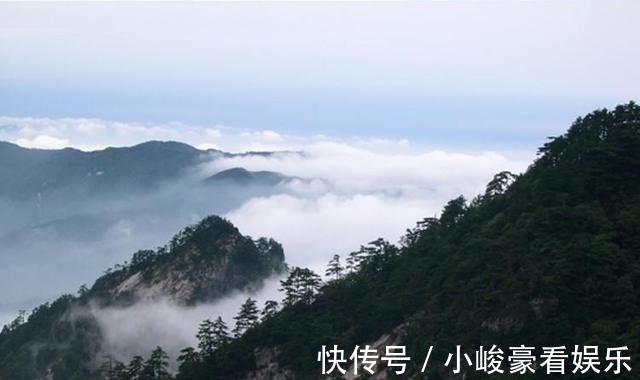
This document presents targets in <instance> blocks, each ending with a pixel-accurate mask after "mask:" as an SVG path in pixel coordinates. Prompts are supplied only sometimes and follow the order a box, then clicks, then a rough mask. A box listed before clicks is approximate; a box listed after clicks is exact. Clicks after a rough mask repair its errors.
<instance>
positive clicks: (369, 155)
mask: <svg viewBox="0 0 640 380" xmlns="http://www.w3.org/2000/svg"><path fill="white" fill-rule="evenodd" d="M0 140H4V141H9V142H13V143H16V144H18V145H21V146H23V147H29V148H41V149H60V148H64V147H74V148H78V149H83V150H94V149H101V148H104V147H107V146H129V145H134V144H136V143H140V142H144V141H148V140H174V141H181V142H185V143H189V144H191V145H193V146H195V147H197V148H200V149H220V150H224V151H230V152H246V151H274V152H279V153H277V154H274V155H270V156H236V157H231V158H223V159H216V160H212V161H209V162H206V163H204V164H202V165H201V166H200V167H199V168H197V170H199V171H200V174H201V175H202V176H203V177H204V176H207V175H211V174H214V173H216V172H219V171H221V170H224V169H228V168H233V167H243V168H246V169H248V170H269V171H275V172H279V173H281V174H284V175H287V176H290V177H293V178H296V179H294V180H292V181H290V182H288V183H287V185H286V189H285V191H282V192H279V193H277V194H272V195H267V196H258V197H254V198H251V199H248V200H247V201H246V202H244V203H242V204H241V205H239V206H238V207H236V208H234V209H232V210H230V211H227V212H225V213H224V215H223V216H224V217H226V218H228V219H229V220H230V221H232V222H233V223H234V224H235V225H236V226H238V228H239V229H240V231H241V232H242V233H244V234H248V235H251V236H254V237H258V236H268V237H273V238H274V239H276V240H278V241H280V242H281V243H282V244H283V246H284V249H285V254H286V259H287V262H288V263H290V264H291V265H295V266H306V267H310V268H312V269H314V270H315V271H317V272H319V273H323V272H324V266H325V265H326V262H327V261H328V259H329V258H330V257H331V256H332V255H333V254H336V253H338V254H342V255H346V254H348V253H349V252H350V251H352V250H355V249H357V248H358V247H359V246H360V245H361V244H366V243H367V242H369V241H372V240H374V239H376V238H378V237H383V238H385V239H387V240H389V241H391V242H393V243H395V242H397V241H398V239H399V238H400V237H401V236H402V235H403V234H404V232H405V230H406V229H407V228H409V227H412V226H413V225H414V223H415V222H416V221H418V220H420V219H422V218H424V217H427V216H437V215H438V214H439V212H440V210H441V209H442V207H443V205H444V204H445V203H446V202H447V201H448V200H450V199H452V198H454V197H457V196H459V195H464V196H465V197H467V198H468V199H471V198H473V197H474V196H475V195H476V194H478V193H481V192H483V190H484V186H485V184H486V183H487V182H488V181H489V180H490V179H491V177H492V176H493V175H494V174H495V173H497V172H499V171H503V170H510V171H512V172H516V173H517V172H522V171H523V170H525V169H526V167H527V165H528V163H529V162H530V160H531V158H532V157H533V156H534V154H533V152H520V153H519V154H508V153H503V152H495V151H487V152H477V151H476V152H469V151H465V150H463V149H460V150H459V151H452V150H451V149H449V150H444V149H426V148H421V147H419V146H414V145H412V143H411V142H410V141H409V140H407V139H404V138H398V139H395V140H394V139H379V138H374V137H372V138H348V137H340V138H331V137H327V136H289V135H283V134H279V133H277V132H275V131H255V130H245V129H238V128H232V127H227V126H220V125H214V126H198V125H186V124H182V123H166V124H146V123H124V122H115V121H105V120H100V119H49V118H10V117H0ZM193 211H194V215H198V211H202V210H193ZM199 216H200V215H199ZM132 229H135V225H133V226H129V227H128V228H127V231H126V238H127V239H132V237H135V236H136V231H135V230H132ZM160 230H162V231H163V234H166V232H164V231H165V230H166V228H158V231H160ZM169 238H170V236H153V239H149V236H147V237H146V238H145V239H146V240H145V241H146V242H149V241H154V242H156V241H157V242H166V241H167V240H168V239H169ZM112 240H117V239H112ZM58 243H59V242H57V243H56V245H58ZM130 243H131V244H129V245H127V246H131V247H133V246H136V245H135V243H136V242H130ZM138 243H140V242H138ZM52 244H53V243H52ZM140 248H143V247H140ZM148 248H153V247H148ZM124 249H125V248H124V247H122V250H124ZM112 251H113V250H112V249H111V252H112ZM72 252H74V255H76V259H77V257H80V253H78V252H77V251H72ZM96 254H99V253H96ZM110 254H111V255H113V253H110ZM130 254H131V252H129V251H127V252H122V253H120V254H119V255H115V256H112V257H110V260H116V258H127V257H129V256H130ZM39 259H42V258H39ZM49 260H51V261H52V263H55V262H58V261H59V262H65V263H66V264H67V266H69V268H71V269H73V268H72V267H73V260H71V262H70V260H69V258H58V257H50V259H49ZM97 262H104V260H97ZM79 265H81V264H79ZM69 268H67V269H69ZM83 269H85V270H88V271H89V272H91V271H92V270H93V271H94V272H95V275H94V274H92V278H95V276H97V275H98V274H99V273H100V272H99V271H100V270H102V269H105V268H101V269H100V268H93V269H91V268H83ZM33 270H34V271H37V270H38V268H37V267H34V268H33ZM36 285H39V286H40V285H41V286H42V287H43V289H47V286H48V285H47V284H36ZM78 285H79V284H78V283H68V284H58V287H59V288H63V287H65V286H68V288H69V290H71V289H77V286H78ZM276 289H277V281H275V280H274V281H271V282H269V285H268V286H266V287H265V289H264V291H263V292H260V293H259V294H253V296H254V297H256V298H258V299H260V300H261V301H262V300H263V299H267V298H277V297H278V295H277V294H276V293H277V292H276ZM247 296H248V295H247V294H235V295H233V296H232V297H229V298H228V299H225V300H221V301H219V302H216V303H214V304H210V305H201V306H198V307H195V308H185V307H181V306H177V305H174V304H171V303H170V302H168V301H162V302H157V303H152V304H139V305H135V306H133V307H131V308H127V309H106V310H93V312H94V314H95V315H96V316H97V318H98V320H99V321H100V323H101V325H102V326H103V329H104V330H105V338H106V344H105V347H106V351H107V352H108V353H109V354H112V355H114V356H115V357H116V358H120V359H125V358H126V357H129V356H130V355H132V354H141V353H144V351H148V350H149V349H152V348H153V347H155V346H156V345H161V346H164V347H166V348H167V349H168V350H169V351H170V352H171V353H173V354H175V353H176V352H177V350H178V349H179V348H181V347H184V346H186V345H194V344H195V343H196V342H195V340H194V339H195V331H196V329H197V324H198V323H199V321H201V320H203V319H205V318H215V317H216V316H217V315H222V316H223V317H225V319H226V320H227V321H231V318H232V316H233V314H234V313H235V312H236V311H237V309H238V308H239V305H240V303H241V302H243V301H244V299H246V297H247ZM0 311H1V310H0ZM5 314H6V315H4V316H3V315H2V314H1V313H0V317H2V318H4V319H5V320H6V319H9V318H10V317H9V315H10V314H8V313H5ZM0 322H2V321H0Z"/></svg>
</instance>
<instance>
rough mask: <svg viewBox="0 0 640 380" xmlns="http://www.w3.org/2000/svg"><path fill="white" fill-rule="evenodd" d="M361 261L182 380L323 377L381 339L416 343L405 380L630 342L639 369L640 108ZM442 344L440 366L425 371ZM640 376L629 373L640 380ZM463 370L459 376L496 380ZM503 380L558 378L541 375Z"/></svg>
mask: <svg viewBox="0 0 640 380" xmlns="http://www.w3.org/2000/svg"><path fill="white" fill-rule="evenodd" d="M511 182H513V183H511ZM363 223H366V221H363ZM336 238H337V239H339V238H340V237H339V236H336ZM348 259H349V262H348V264H349V268H348V270H346V272H344V273H343V271H342V270H340V269H341V267H340V266H335V265H332V267H333V268H334V269H335V268H338V270H335V271H331V270H330V271H329V273H330V274H336V276H335V277H336V278H335V279H334V280H332V281H330V282H329V283H327V284H326V285H325V286H324V287H322V288H321V289H320V290H319V292H318V293H317V294H316V295H315V296H314V297H313V299H311V300H309V299H307V301H308V302H300V301H298V302H293V303H292V304H290V305H288V306H286V307H284V309H283V310H282V311H281V312H279V313H278V314H276V315H275V316H274V317H272V318H269V319H267V320H265V321H263V322H262V323H261V324H260V325H258V326H257V327H254V328H252V329H249V330H248V331H247V333H245V334H244V335H243V336H242V337H241V338H239V339H235V340H233V341H232V342H231V343H225V344H222V345H221V346H220V348H218V349H217V350H216V351H215V352H213V353H204V354H202V353H201V354H200V355H191V356H188V357H186V359H185V358H183V359H185V362H184V363H183V365H182V368H181V371H180V373H179V374H178V375H177V376H176V378H177V379H180V380H206V379H242V378H246V379H250V378H254V379H276V378H277V379H287V378H296V379H315V378H319V377H321V376H320V370H321V367H320V363H318V362H317V354H318V351H319V350H320V348H321V346H322V345H334V344H337V345H340V346H341V347H343V348H345V349H346V350H347V354H346V355H347V357H348V355H349V354H350V350H351V349H353V348H354V347H355V346H356V345H361V346H362V345H363V344H367V343H372V342H374V341H376V340H378V339H379V338H380V337H383V338H386V339H387V341H391V342H393V343H396V344H402V345H406V346H407V353H408V354H409V355H410V356H411V357H412V358H414V360H412V361H411V362H410V364H409V366H408V370H407V372H406V373H405V375H404V376H405V377H413V378H426V376H428V378H429V379H430V380H431V379H447V378H453V377H454V376H453V375H452V372H451V367H449V368H445V367H444V365H443V364H444V363H445V361H446V358H447V354H448V353H451V352H455V347H456V345H462V347H463V350H465V352H469V353H473V352H474V350H476V349H478V346H480V345H483V346H484V347H487V348H488V347H491V346H492V345H494V344H495V345H497V346H499V347H503V348H506V347H509V346H519V345H522V344H525V345H528V346H534V347H537V348H538V351H536V355H539V354H540V351H539V349H540V347H542V346H560V345H564V346H567V347H569V350H570V349H572V348H573V346H574V345H576V344H577V345H588V344H590V345H598V346H600V347H601V348H605V347H619V346H628V347H629V350H630V352H631V359H632V360H631V364H632V366H633V364H636V366H637V363H638V360H640V355H639V353H640V352H639V349H640V310H639V309H640V302H639V301H640V107H638V106H637V105H636V104H634V103H629V104H626V105H621V106H618V107H616V108H615V109H614V110H598V111H595V112H593V113H591V114H589V115H586V116H585V117H583V118H579V119H578V120H576V121H575V123H574V124H573V125H572V126H571V128H570V129H569V130H568V132H567V133H566V134H564V135H562V136H560V137H557V138H554V139H551V141H549V142H548V143H546V144H545V145H544V146H543V147H542V148H541V149H540V155H539V157H538V159H537V160H536V161H535V162H534V163H533V164H532V165H531V166H530V168H529V169H528V170H527V172H526V173H524V174H523V175H521V176H518V177H517V178H515V176H513V175H511V174H510V173H500V174H498V175H497V176H496V177H495V179H494V180H493V181H492V182H491V183H490V184H489V185H488V186H487V191H486V193H485V194H482V195H479V196H477V197H476V198H475V199H473V200H470V201H467V200H465V199H463V198H457V199H454V200H452V201H450V202H449V203H448V204H447V205H446V207H445V208H444V210H443V211H442V214H441V216H440V217H439V218H438V219H435V218H434V219H425V220H423V221H421V222H420V223H419V224H418V226H417V227H416V228H415V229H412V230H410V231H408V233H407V236H406V237H405V239H404V240H403V244H402V246H401V247H395V246H392V245H390V244H388V243H386V242H383V241H377V242H374V244H373V245H370V246H367V247H363V249H362V250H361V251H360V252H356V253H353V254H351V255H349V257H348ZM354 266H357V268H355V269H354V268H353V267H354ZM330 268H331V267H330ZM350 272H351V273H350ZM430 346H434V350H433V353H432V356H431V362H432V363H438V364H433V365H430V366H429V367H428V368H427V371H426V373H425V374H422V373H420V370H421V365H422V361H421V360H423V359H424V358H425V357H426V354H427V352H428V349H429V347H430ZM600 355H601V358H602V359H604V358H603V357H602V355H603V353H601V354H600ZM187 359H188V360H187ZM569 360H571V358H570V359H569ZM568 367H569V368H572V367H570V366H568ZM602 369H604V368H602ZM570 371H571V369H568V371H567V372H568V373H569V376H571V375H573V374H571V373H570ZM635 371H637V369H634V370H633V371H632V372H624V373H621V374H620V375H617V376H615V378H620V379H632V378H636V376H637V374H636V372H635ZM382 372H384V371H382ZM462 372H463V373H460V374H458V375H457V377H456V378H462V376H463V375H464V376H465V378H466V379H476V378H488V377H489V375H487V374H486V373H483V372H476V371H471V370H465V369H463V371H462ZM394 376H395V375H393V374H391V373H390V372H386V373H384V374H383V376H382V377H394ZM495 376H496V375H492V377H495ZM573 376H576V377H577V378H581V379H587V378H594V379H595V378H614V375H613V374H612V373H610V372H609V373H604V372H602V373H600V374H595V373H593V372H591V373H587V374H585V375H580V374H578V375H573ZM497 377H498V378H507V379H508V378H518V379H522V378H523V379H532V378H548V377H553V376H549V375H546V373H545V372H544V371H542V370H540V369H539V370H538V371H537V372H536V373H535V374H528V375H520V374H514V375H510V374H509V371H506V373H505V374H504V375H501V376H497ZM124 378H131V377H126V376H124ZM136 379H138V378H137V377H136Z"/></svg>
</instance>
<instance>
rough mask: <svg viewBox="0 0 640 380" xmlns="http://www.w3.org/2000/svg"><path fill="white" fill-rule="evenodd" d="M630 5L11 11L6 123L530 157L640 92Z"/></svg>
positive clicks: (6, 24)
mask: <svg viewBox="0 0 640 380" xmlns="http://www.w3.org/2000/svg"><path fill="white" fill-rule="evenodd" d="M638 16H640V4H639V3H638V2H633V1H600V2H593V1H563V2H557V1H550V2H500V1H493V2H456V3H450V2H448V3H445V2H421V3H384V4H382V3H346V4H345V3H342V4H336V3H321V4H318V3H314V4H311V3H296V4H293V3H270V4H252V3H235V4H229V3H197V4H193V3H188V4H187V3H183V4H173V3H153V4H149V3H147V4H138V3H129V4H113V3H111V4H107V3H92V4H79V3H59V4H37V3H28V4H12V3H2V4H0V57H1V58H0V115H3V116H18V117H25V116H38V117H54V118H55V117H98V118H103V119H107V120H121V121H142V122H166V121H180V122H185V123H201V124H202V123H204V124H223V125H228V126H235V127H239V128H249V129H258V130H262V129H270V130H275V131H278V132H279V133H286V134H296V135H312V134H319V133H322V134H327V135H332V136H350V137H371V136H376V137H392V138H407V139H410V140H411V141H422V142H426V143H428V144H431V145H445V146H451V145H455V146H471V147H476V148H477V147H486V148H488V149H518V148H520V147H526V148H530V147H531V146H537V145H539V144H540V142H541V139H544V137H546V136H548V135H555V134H558V133H560V132H562V131H563V130H564V129H566V128H567V126H568V125H569V123H570V122H571V121H572V120H573V119H574V118H575V117H576V116H577V115H579V114H583V113H585V112H588V111H590V110H591V109H593V108H596V107H603V106H613V105H615V104H617V103H620V102H625V101H628V100H631V99H634V98H635V99H637V97H638V94H640V71H639V70H637V66H638V63H639V62H640V49H638V46H640V26H639V25H638V23H637V19H638Z"/></svg>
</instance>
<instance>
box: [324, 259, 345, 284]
mask: <svg viewBox="0 0 640 380" xmlns="http://www.w3.org/2000/svg"><path fill="white" fill-rule="evenodd" d="M343 272H344V268H343V267H342V264H341V263H340V255H333V258H332V259H331V260H330V261H329V265H328V266H327V270H326V272H325V274H326V275H327V277H333V278H335V279H336V280H339V279H340V278H342V273H343Z"/></svg>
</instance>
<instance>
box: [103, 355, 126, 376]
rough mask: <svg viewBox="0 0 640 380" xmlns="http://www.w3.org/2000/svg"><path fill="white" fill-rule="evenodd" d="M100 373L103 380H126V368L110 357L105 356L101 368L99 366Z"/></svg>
mask: <svg viewBox="0 0 640 380" xmlns="http://www.w3.org/2000/svg"><path fill="white" fill-rule="evenodd" d="M100 373H101V374H102V377H103V378H104V380H127V379H128V376H127V367H126V366H125V365H124V364H122V363H121V362H119V361H117V360H115V359H113V357H111V356H106V357H105V360H104V362H103V363H102V366H100Z"/></svg>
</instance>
